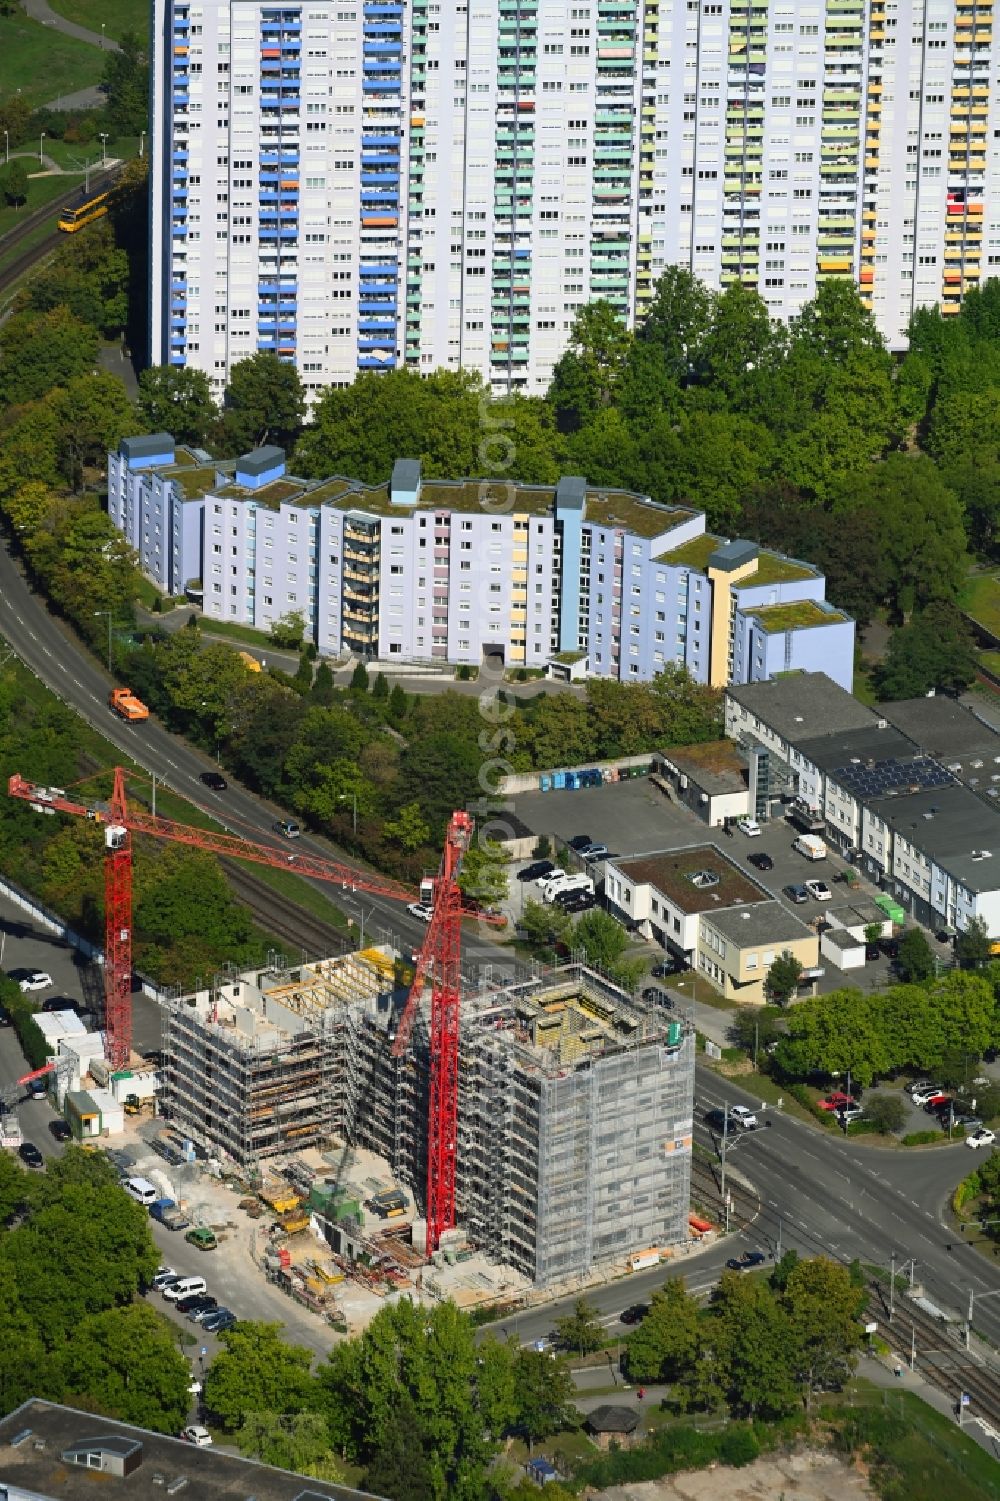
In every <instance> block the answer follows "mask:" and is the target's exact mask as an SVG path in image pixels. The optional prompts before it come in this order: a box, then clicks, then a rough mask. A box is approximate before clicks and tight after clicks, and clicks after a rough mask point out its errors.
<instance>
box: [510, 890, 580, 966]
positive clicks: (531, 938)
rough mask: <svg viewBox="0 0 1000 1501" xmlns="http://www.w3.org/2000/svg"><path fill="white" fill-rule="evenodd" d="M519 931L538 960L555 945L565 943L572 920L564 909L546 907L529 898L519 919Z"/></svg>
mask: <svg viewBox="0 0 1000 1501" xmlns="http://www.w3.org/2000/svg"><path fill="white" fill-rule="evenodd" d="M517 925H518V929H519V931H520V933H521V934H522V935H523V937H524V940H525V942H526V943H527V945H528V947H529V948H530V949H531V951H532V953H533V954H534V955H535V956H536V957H537V958H540V959H541V958H544V957H545V956H546V955H547V954H549V953H550V952H551V950H552V947H553V945H555V944H557V943H561V942H563V940H564V939H565V938H566V936H567V934H568V933H569V930H570V927H571V926H572V919H571V918H570V915H569V913H568V912H565V911H564V910H563V909H562V907H545V906H543V905H542V903H541V902H536V901H533V900H532V899H531V897H528V898H527V899H526V900H525V903H524V909H523V911H522V913H521V915H520V917H519V918H518V923H517Z"/></svg>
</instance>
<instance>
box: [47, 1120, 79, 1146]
mask: <svg viewBox="0 0 1000 1501" xmlns="http://www.w3.org/2000/svg"><path fill="white" fill-rule="evenodd" d="M49 1131H50V1132H51V1134H52V1135H53V1137H54V1138H55V1140H56V1141H71V1140H72V1139H73V1133H72V1131H71V1130H70V1129H69V1124H68V1122H66V1121H49Z"/></svg>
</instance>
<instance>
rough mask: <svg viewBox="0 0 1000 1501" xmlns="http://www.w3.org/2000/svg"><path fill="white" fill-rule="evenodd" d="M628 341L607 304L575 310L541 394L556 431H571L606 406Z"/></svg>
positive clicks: (622, 371)
mask: <svg viewBox="0 0 1000 1501" xmlns="http://www.w3.org/2000/svg"><path fill="white" fill-rule="evenodd" d="M631 342H632V335H631V334H630V333H629V331H628V329H627V328H626V327H625V325H624V323H623V322H622V321H621V319H620V318H619V316H618V314H617V313H616V312H615V310H614V308H613V307H612V306H611V304H610V303H609V302H605V301H603V300H598V301H596V302H588V303H585V304H584V306H583V307H581V308H580V309H579V310H578V311H577V313H576V316H575V317H574V319H573V325H572V327H571V329H570V332H569V338H568V340H567V344H566V350H565V352H564V354H563V355H562V356H561V358H560V359H559V360H558V361H557V363H556V367H555V369H554V370H553V372H552V384H551V385H550V387H549V391H548V395H547V398H546V399H547V400H548V401H549V402H550V404H551V405H552V407H553V410H554V411H555V415H556V423H557V426H558V428H559V430H560V432H566V433H572V432H577V431H578V430H579V429H580V428H581V427H583V426H584V424H585V423H586V422H587V421H588V420H589V419H591V418H592V417H594V416H595V415H596V414H597V413H598V412H599V411H600V410H601V409H602V408H603V407H607V406H609V405H610V404H611V402H612V401H613V399H614V396H615V394H616V391H617V388H618V384H619V382H620V380H621V378H622V375H623V373H624V370H625V363H626V360H627V358H628V352H629V346H630V344H631Z"/></svg>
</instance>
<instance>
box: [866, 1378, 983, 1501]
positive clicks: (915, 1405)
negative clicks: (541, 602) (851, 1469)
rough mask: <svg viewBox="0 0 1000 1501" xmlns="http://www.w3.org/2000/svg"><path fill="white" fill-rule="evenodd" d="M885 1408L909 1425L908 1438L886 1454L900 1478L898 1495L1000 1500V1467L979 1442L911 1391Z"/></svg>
mask: <svg viewBox="0 0 1000 1501" xmlns="http://www.w3.org/2000/svg"><path fill="white" fill-rule="evenodd" d="M887 1409H888V1411H889V1412H890V1413H892V1414H894V1415H896V1416H898V1417H901V1418H903V1420H904V1421H905V1422H906V1423H907V1424H908V1431H907V1433H906V1435H905V1437H901V1438H899V1439H897V1440H890V1441H889V1442H888V1443H886V1445H885V1447H884V1449H883V1450H882V1456H883V1457H884V1458H885V1459H887V1460H888V1461H889V1463H890V1464H891V1465H892V1466H893V1468H894V1469H895V1470H896V1471H897V1473H898V1475H899V1483H898V1487H897V1488H895V1489H894V1490H893V1494H894V1495H897V1494H898V1495H900V1496H906V1497H908V1498H909V1501H937V1498H938V1497H940V1496H942V1495H947V1497H948V1501H983V1498H984V1497H990V1498H991V1501H998V1498H1000V1466H998V1465H997V1462H996V1460H995V1459H994V1458H993V1457H992V1455H989V1454H987V1453H986V1452H985V1451H984V1450H983V1449H981V1448H980V1447H979V1445H978V1444H977V1443H976V1441H975V1439H972V1438H970V1437H969V1436H968V1435H967V1434H965V1433H962V1432H961V1431H960V1430H959V1428H958V1426H957V1425H956V1423H955V1422H954V1421H953V1420H952V1419H951V1418H949V1417H947V1416H946V1415H945V1414H944V1413H940V1412H937V1411H936V1410H935V1409H934V1408H933V1407H929V1406H928V1405H927V1403H926V1402H922V1401H921V1400H920V1398H919V1397H918V1396H916V1394H915V1393H913V1392H893V1393H891V1395H890V1396H889V1400H888V1402H887Z"/></svg>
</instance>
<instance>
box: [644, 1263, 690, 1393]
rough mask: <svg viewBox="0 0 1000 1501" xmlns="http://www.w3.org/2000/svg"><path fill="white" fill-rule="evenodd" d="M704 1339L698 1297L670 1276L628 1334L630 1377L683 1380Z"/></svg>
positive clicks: (671, 1380) (654, 1379) (669, 1382)
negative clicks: (644, 1314) (640, 1319)
mask: <svg viewBox="0 0 1000 1501" xmlns="http://www.w3.org/2000/svg"><path fill="white" fill-rule="evenodd" d="M704 1341H705V1334H704V1330H703V1329H702V1327H701V1309H700V1307H699V1304H698V1300H697V1299H696V1298H695V1297H693V1296H692V1295H691V1294H690V1293H689V1292H688V1291H687V1289H686V1287H685V1286H684V1280H683V1278H681V1277H672V1278H671V1279H670V1281H669V1282H667V1283H666V1284H665V1285H664V1286H663V1288H662V1289H661V1290H660V1291H659V1292H655V1293H654V1294H653V1298H652V1301H651V1303H650V1305H649V1312H648V1313H647V1314H646V1317H645V1318H644V1319H643V1320H642V1322H641V1323H640V1324H638V1325H637V1326H636V1328H635V1329H633V1330H632V1333H631V1334H630V1335H629V1337H628V1354H627V1359H628V1373H629V1377H630V1379H631V1380H632V1381H646V1382H650V1383H652V1382H664V1383H667V1384H670V1385H673V1384H674V1383H675V1382H683V1381H684V1380H686V1378H687V1376H688V1375H689V1373H690V1368H691V1366H692V1365H694V1364H695V1363H696V1362H697V1361H698V1360H700V1358H701V1355H702V1349H703V1345H704Z"/></svg>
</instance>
